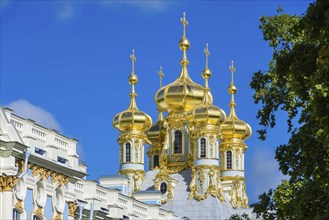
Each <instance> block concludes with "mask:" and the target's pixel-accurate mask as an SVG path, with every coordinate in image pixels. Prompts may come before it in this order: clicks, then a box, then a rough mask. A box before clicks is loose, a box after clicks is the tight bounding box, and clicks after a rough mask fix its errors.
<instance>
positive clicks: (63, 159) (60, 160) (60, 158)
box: [57, 156, 68, 164]
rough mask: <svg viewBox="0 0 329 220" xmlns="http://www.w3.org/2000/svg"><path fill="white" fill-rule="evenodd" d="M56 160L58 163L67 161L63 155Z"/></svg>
mask: <svg viewBox="0 0 329 220" xmlns="http://www.w3.org/2000/svg"><path fill="white" fill-rule="evenodd" d="M57 161H58V162H60V163H62V164H67V163H68V160H67V159H65V158H63V157H59V156H58V157H57Z"/></svg>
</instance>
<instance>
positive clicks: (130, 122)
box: [112, 50, 152, 132]
mask: <svg viewBox="0 0 329 220" xmlns="http://www.w3.org/2000/svg"><path fill="white" fill-rule="evenodd" d="M130 58H131V60H132V72H131V74H130V76H129V77H128V81H129V83H130V84H131V93H130V94H129V96H130V105H129V107H128V109H127V110H125V111H123V112H120V113H118V114H116V115H115V116H114V118H113V120H112V124H113V126H114V127H115V128H116V129H118V130H120V131H121V132H124V131H141V132H145V131H147V130H148V129H149V128H150V127H151V125H152V119H151V117H150V116H149V115H148V114H146V113H144V112H142V111H140V110H139V109H138V108H137V104H136V99H135V98H136V96H137V94H136V93H135V84H136V83H137V82H138V77H137V75H136V74H135V72H134V63H135V61H136V57H135V54H134V50H133V52H132V55H131V56H130Z"/></svg>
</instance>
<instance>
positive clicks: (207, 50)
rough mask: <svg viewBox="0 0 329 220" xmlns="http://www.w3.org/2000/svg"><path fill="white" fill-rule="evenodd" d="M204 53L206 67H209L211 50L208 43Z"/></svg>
mask: <svg viewBox="0 0 329 220" xmlns="http://www.w3.org/2000/svg"><path fill="white" fill-rule="evenodd" d="M204 54H206V69H208V57H209V56H210V51H209V49H208V43H207V44H206V49H204Z"/></svg>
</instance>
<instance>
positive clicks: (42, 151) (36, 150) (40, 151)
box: [34, 147, 46, 156]
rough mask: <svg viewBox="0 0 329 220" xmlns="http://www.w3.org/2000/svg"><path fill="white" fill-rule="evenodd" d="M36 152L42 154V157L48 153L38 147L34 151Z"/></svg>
mask: <svg viewBox="0 0 329 220" xmlns="http://www.w3.org/2000/svg"><path fill="white" fill-rule="evenodd" d="M34 152H35V153H37V154H40V155H42V156H43V155H45V153H46V151H44V150H42V149H40V148H37V147H36V148H35V149H34Z"/></svg>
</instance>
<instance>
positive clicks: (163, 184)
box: [159, 182, 168, 195]
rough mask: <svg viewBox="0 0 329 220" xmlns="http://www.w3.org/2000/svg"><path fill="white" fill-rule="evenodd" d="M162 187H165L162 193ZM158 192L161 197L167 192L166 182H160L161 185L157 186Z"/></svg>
mask: <svg viewBox="0 0 329 220" xmlns="http://www.w3.org/2000/svg"><path fill="white" fill-rule="evenodd" d="M162 186H164V187H165V188H164V190H165V191H164V192H162V190H163V188H162ZM159 190H160V193H161V194H162V195H164V194H166V193H167V192H168V184H167V183H166V182H162V183H161V184H160V186H159Z"/></svg>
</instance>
